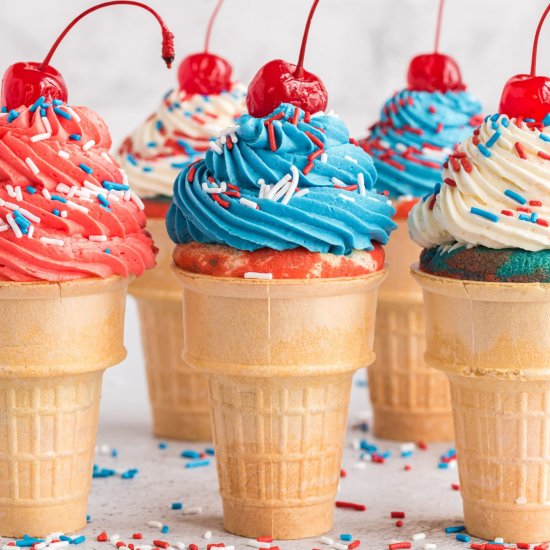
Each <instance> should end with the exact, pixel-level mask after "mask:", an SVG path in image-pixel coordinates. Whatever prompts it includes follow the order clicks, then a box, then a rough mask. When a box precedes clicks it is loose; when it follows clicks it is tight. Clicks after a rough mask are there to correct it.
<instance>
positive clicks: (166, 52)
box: [40, 0, 175, 69]
mask: <svg viewBox="0 0 550 550" xmlns="http://www.w3.org/2000/svg"><path fill="white" fill-rule="evenodd" d="M116 5H127V6H136V7H138V8H143V9H144V10H147V11H148V12H149V13H151V14H152V15H154V16H155V17H156V19H157V21H158V22H159V24H160V27H161V30H162V59H164V62H165V63H166V66H167V67H168V68H170V67H171V66H172V62H173V61H174V57H175V52H174V35H173V34H172V33H171V32H170V30H169V29H168V27H167V26H166V23H165V22H164V21H163V20H162V18H161V16H160V15H159V14H158V13H157V12H156V11H155V10H153V9H152V8H150V7H149V6H147V5H146V4H142V3H141V2H132V1H131V0H114V1H112V2H104V3H103V4H98V5H97V6H93V7H91V8H89V9H87V10H86V11H83V12H82V13H81V14H80V15H79V16H77V17H76V18H75V19H73V20H72V21H71V23H69V25H68V26H67V27H66V28H65V30H64V31H63V32H62V33H61V34H60V35H59V37H58V38H57V40H56V41H55V42H54V44H53V46H52V47H51V48H50V51H49V52H48V54H47V55H46V57H45V58H44V61H42V64H41V66H40V69H44V67H46V66H48V65H49V64H50V61H51V59H52V57H53V55H54V53H55V51H56V50H57V48H58V46H59V44H61V42H62V41H63V39H64V38H65V36H67V34H68V32H69V31H70V30H71V29H72V28H73V27H74V26H75V25H76V24H77V23H78V22H79V21H80V20H81V19H83V18H84V17H86V16H87V15H89V14H90V13H92V12H94V11H96V10H100V9H102V8H107V7H108V6H116Z"/></svg>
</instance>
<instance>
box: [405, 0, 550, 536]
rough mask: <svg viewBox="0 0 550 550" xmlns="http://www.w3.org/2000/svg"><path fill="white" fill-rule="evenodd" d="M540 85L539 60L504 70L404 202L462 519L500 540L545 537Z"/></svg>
mask: <svg viewBox="0 0 550 550" xmlns="http://www.w3.org/2000/svg"><path fill="white" fill-rule="evenodd" d="M548 11H550V7H549V8H548V9H547V10H546V12H545V15H546V13H547V12H548ZM539 29H540V26H539ZM537 36H538V33H537ZM535 44H536V41H535ZM549 86H550V78H547V77H543V76H536V69H535V63H534V62H533V67H532V70H531V74H530V75H518V76H515V77H512V78H511V79H510V80H509V81H508V83H507V84H506V87H505V89H504V92H503V95H502V100H501V103H500V110H499V113H497V114H495V115H493V116H490V117H487V118H486V119H485V121H484V122H483V124H482V125H481V126H480V127H479V128H478V129H477V130H475V132H474V135H473V136H472V137H470V138H468V139H467V140H466V141H464V143H463V144H462V145H461V146H460V147H459V148H458V150H457V151H456V152H455V153H454V154H453V155H451V157H450V158H449V163H448V164H446V167H445V168H444V170H443V175H442V177H443V182H442V184H441V185H438V186H437V187H436V188H435V189H434V191H433V193H432V194H430V195H429V196H428V197H427V198H426V199H425V200H424V201H423V202H422V203H419V204H417V205H416V206H415V207H414V208H413V210H412V212H411V215H410V216H409V227H410V231H411V235H412V237H413V238H414V239H415V240H416V242H417V243H418V244H419V245H420V246H422V247H424V250H423V252H422V255H421V258H420V264H419V266H418V267H416V268H414V270H413V274H414V276H415V278H416V280H417V281H418V282H419V283H420V285H421V287H422V288H423V291H424V303H425V311H426V335H427V352H426V361H427V363H428V365H430V366H432V367H434V368H436V369H438V370H439V371H441V372H443V373H444V374H446V375H447V377H448V378H449V381H450V385H451V399H452V406H453V414H454V422H455V430H456V447H457V458H458V467H459V474H460V489H461V493H462V498H463V501H464V518H465V524H466V528H467V530H468V531H469V532H470V533H471V534H472V535H475V536H478V537H481V538H485V539H489V540H494V538H495V537H502V538H503V539H504V540H505V541H506V542H513V541H518V540H521V541H526V542H537V541H544V540H548V539H550V527H549V526H550V506H549V504H548V498H547V492H548V481H547V475H546V470H547V468H548V461H549V459H548V451H547V446H548V441H549V439H550V428H549V426H548V423H547V422H546V416H547V414H548V403H549V402H550V399H549V396H550V367H549V359H548V357H549V346H550V334H549V328H548V315H549V313H550V228H549V226H550V209H549V206H548V204H549V203H550V187H549V183H548V182H549V181H550V161H549V160H548V159H550V132H549V131H548V124H549V123H550V116H549V115H548V113H550V102H548V94H546V92H545V91H546V90H547V89H548V87H549Z"/></svg>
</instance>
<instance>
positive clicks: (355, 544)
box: [348, 540, 361, 550]
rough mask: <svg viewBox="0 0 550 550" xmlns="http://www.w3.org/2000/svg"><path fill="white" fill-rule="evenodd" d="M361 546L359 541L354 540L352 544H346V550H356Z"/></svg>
mask: <svg viewBox="0 0 550 550" xmlns="http://www.w3.org/2000/svg"><path fill="white" fill-rule="evenodd" d="M360 544H361V541H360V540H354V541H353V542H350V543H349V544H348V550H353V549H354V548H357V547H358V546H359V545H360Z"/></svg>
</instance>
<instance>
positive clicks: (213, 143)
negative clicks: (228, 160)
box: [208, 141, 223, 155]
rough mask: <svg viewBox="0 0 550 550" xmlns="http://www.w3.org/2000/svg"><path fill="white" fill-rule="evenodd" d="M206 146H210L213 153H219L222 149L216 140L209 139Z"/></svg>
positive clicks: (221, 152)
mask: <svg viewBox="0 0 550 550" xmlns="http://www.w3.org/2000/svg"><path fill="white" fill-rule="evenodd" d="M208 147H210V149H211V150H212V151H214V152H215V153H217V154H218V155H221V154H223V149H222V148H221V147H220V145H219V143H218V142H217V141H211V142H210V143H209V144H208Z"/></svg>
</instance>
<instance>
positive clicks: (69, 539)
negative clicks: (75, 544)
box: [59, 535, 73, 543]
mask: <svg viewBox="0 0 550 550" xmlns="http://www.w3.org/2000/svg"><path fill="white" fill-rule="evenodd" d="M59 540H65V541H67V542H69V543H70V542H72V541H73V539H72V538H71V537H68V536H67V535H60V536H59Z"/></svg>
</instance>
